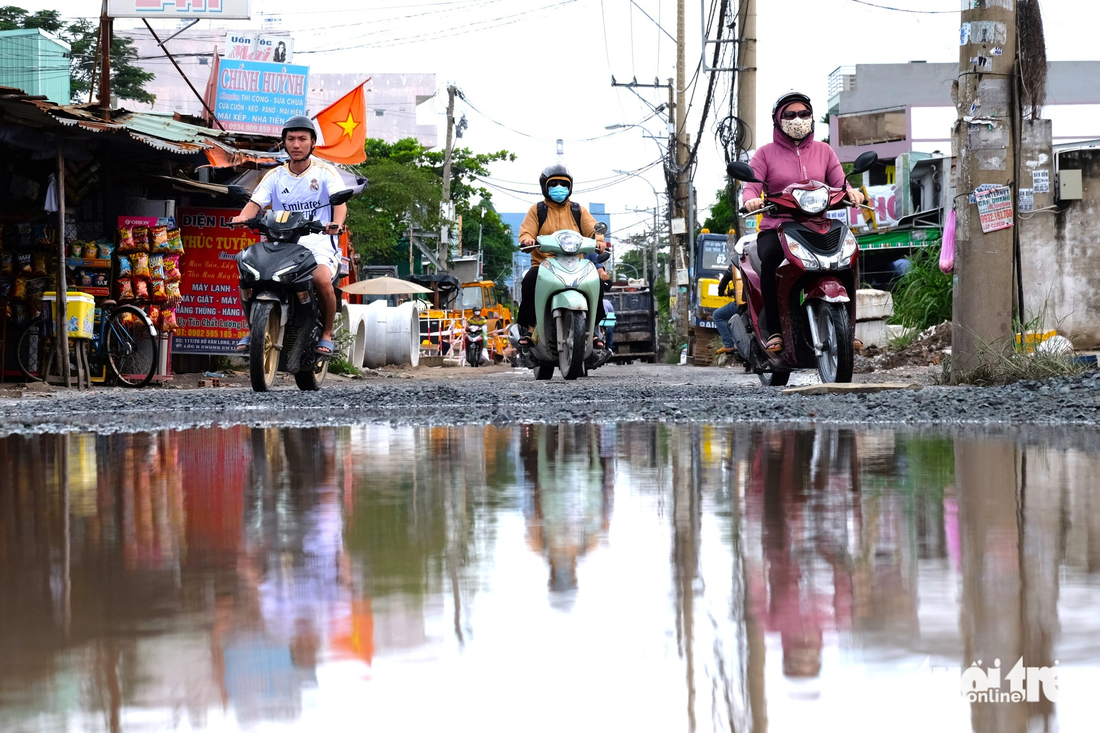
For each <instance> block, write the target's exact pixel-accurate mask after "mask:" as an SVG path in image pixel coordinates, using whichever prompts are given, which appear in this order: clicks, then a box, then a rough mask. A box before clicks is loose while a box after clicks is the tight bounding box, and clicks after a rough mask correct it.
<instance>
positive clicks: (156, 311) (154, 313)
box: [145, 305, 160, 326]
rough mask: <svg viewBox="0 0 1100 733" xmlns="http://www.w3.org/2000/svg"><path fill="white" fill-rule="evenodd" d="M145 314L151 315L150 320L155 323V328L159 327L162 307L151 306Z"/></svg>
mask: <svg viewBox="0 0 1100 733" xmlns="http://www.w3.org/2000/svg"><path fill="white" fill-rule="evenodd" d="M145 312H146V313H148V314H149V320H150V321H152V322H153V325H154V326H155V325H157V324H158V323H160V306H159V305H151V306H149V308H148V309H146V311H145Z"/></svg>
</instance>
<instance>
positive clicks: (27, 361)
mask: <svg viewBox="0 0 1100 733" xmlns="http://www.w3.org/2000/svg"><path fill="white" fill-rule="evenodd" d="M101 308H102V316H101V318H100V323H99V326H98V328H96V329H95V331H94V332H93V334H92V338H91V344H90V346H91V348H90V351H89V353H88V367H89V371H90V372H91V373H93V374H103V371H104V366H105V365H106V366H108V367H110V371H111V374H112V375H113V377H114V379H115V380H116V381H117V382H118V383H119V384H121V385H123V386H126V387H144V386H145V385H147V384H149V382H150V381H152V379H153V375H154V374H156V371H157V357H158V354H159V350H160V349H159V345H158V342H157V330H156V328H155V327H154V326H153V322H152V320H150V319H149V316H148V315H147V314H146V313H145V311H143V310H141V309H140V308H138V307H137V306H133V305H116V304H115V303H114V301H110V300H109V301H106V302H105V303H103V305H102V306H101ZM52 311H53V309H52V308H42V309H41V310H40V311H39V313H38V315H37V316H35V317H34V318H33V319H32V320H31V322H30V323H28V324H27V327H26V328H25V329H23V333H22V334H20V336H19V341H18V343H17V344H16V360H17V362H18V363H19V370H20V371H21V372H23V376H25V377H26V378H27V379H28V380H30V381H34V382H41V381H45V380H46V379H47V378H49V377H52V376H63V375H62V374H61V370H60V369H59V368H58V369H54V368H53V367H54V364H53V362H54V360H55V359H56V356H57V349H56V348H55V346H56V344H55V342H54V332H55V330H56V326H55V324H54V322H53V317H52ZM76 358H77V357H76V349H70V350H69V371H70V373H71V374H75V373H77V371H78V368H77V363H76Z"/></svg>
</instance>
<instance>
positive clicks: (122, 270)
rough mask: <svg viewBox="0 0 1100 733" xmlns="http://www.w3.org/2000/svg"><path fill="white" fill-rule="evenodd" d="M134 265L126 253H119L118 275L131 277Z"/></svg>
mask: <svg viewBox="0 0 1100 733" xmlns="http://www.w3.org/2000/svg"><path fill="white" fill-rule="evenodd" d="M133 275H134V265H133V262H132V261H131V260H130V257H129V256H128V255H119V258H118V276H119V277H133Z"/></svg>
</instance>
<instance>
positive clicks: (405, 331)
mask: <svg viewBox="0 0 1100 733" xmlns="http://www.w3.org/2000/svg"><path fill="white" fill-rule="evenodd" d="M349 308H350V309H351V312H352V313H355V312H356V310H358V311H359V313H361V316H360V317H361V328H362V333H363V342H364V348H363V351H362V360H361V361H359V362H355V363H357V364H362V365H363V366H366V367H368V368H370V369H378V368H379V367H384V366H387V365H393V366H402V365H405V364H408V365H410V366H414V367H415V366H418V365H419V364H420V311H419V310H417V308H416V304H414V303H402V304H401V305H399V306H397V307H396V308H391V307H389V306H387V305H386V302H385V301H383V300H378V301H375V302H373V303H370V304H369V305H362V306H349Z"/></svg>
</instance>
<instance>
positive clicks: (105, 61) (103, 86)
mask: <svg viewBox="0 0 1100 733" xmlns="http://www.w3.org/2000/svg"><path fill="white" fill-rule="evenodd" d="M113 25H114V21H113V20H111V16H109V15H107V0H103V8H102V10H101V12H100V15H99V52H100V54H101V55H100V61H99V108H100V109H101V110H103V117H104V119H106V120H107V121H108V122H110V121H111V38H112V36H113V35H114V28H113Z"/></svg>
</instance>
